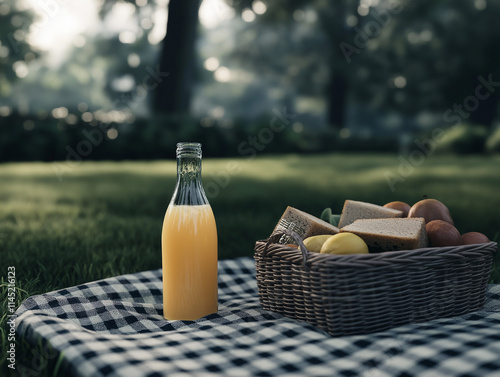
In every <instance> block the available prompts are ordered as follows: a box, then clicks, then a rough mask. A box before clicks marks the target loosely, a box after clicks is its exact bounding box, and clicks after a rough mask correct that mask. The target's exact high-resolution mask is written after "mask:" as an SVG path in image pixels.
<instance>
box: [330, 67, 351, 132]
mask: <svg viewBox="0 0 500 377" xmlns="http://www.w3.org/2000/svg"><path fill="white" fill-rule="evenodd" d="M347 89H348V83H347V80H346V79H345V78H344V76H343V75H342V74H339V73H338V72H335V70H334V72H332V78H331V80H330V83H329V85H328V89H327V90H328V93H327V96H328V124H329V125H330V126H331V127H334V128H336V129H337V130H339V129H341V128H344V126H345V111H346V105H347Z"/></svg>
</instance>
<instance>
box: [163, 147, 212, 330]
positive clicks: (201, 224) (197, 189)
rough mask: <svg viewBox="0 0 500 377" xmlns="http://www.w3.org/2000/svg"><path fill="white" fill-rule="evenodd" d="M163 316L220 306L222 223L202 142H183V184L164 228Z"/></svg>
mask: <svg viewBox="0 0 500 377" xmlns="http://www.w3.org/2000/svg"><path fill="white" fill-rule="evenodd" d="M162 266H163V316H164V317H165V319H168V320H186V321H187V320H196V319H199V318H201V317H203V316H206V315H208V314H212V313H216V312H217V227H216V224H215V218H214V215H213V212H212V208H211V207H210V204H209V203H208V200H207V197H206V195H205V191H204V190H203V185H202V182H201V144H199V143H178V144H177V184H176V186H175V190H174V194H173V196H172V200H171V201H170V204H169V205H168V208H167V212H166V214H165V219H164V221H163V231H162Z"/></svg>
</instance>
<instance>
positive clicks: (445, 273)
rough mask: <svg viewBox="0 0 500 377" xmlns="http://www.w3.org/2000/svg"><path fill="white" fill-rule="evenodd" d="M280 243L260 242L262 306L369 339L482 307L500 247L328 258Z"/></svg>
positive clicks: (339, 333)
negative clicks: (365, 336) (399, 328)
mask: <svg viewBox="0 0 500 377" xmlns="http://www.w3.org/2000/svg"><path fill="white" fill-rule="evenodd" d="M277 236H281V234H280V235H277ZM294 236H295V237H297V235H296V234H295V235H294ZM274 239H275V237H274V236H273V237H272V239H268V240H263V241H257V243H256V245H255V265H256V273H257V284H258V290H259V299H260V303H261V305H262V307H263V308H264V309H266V310H272V311H275V312H278V313H281V314H284V315H286V316H288V317H291V318H295V319H298V320H302V321H306V322H308V323H310V324H311V325H313V326H317V327H319V328H321V329H323V330H325V331H327V332H328V333H330V334H331V335H333V336H343V335H355V334H368V333H372V332H377V331H382V330H386V329H390V328H393V327H396V326H400V325H404V324H408V323H414V322H423V321H428V320H431V319H435V318H441V317H451V316H456V315H460V314H464V313H468V312H471V311H474V310H478V309H480V308H481V307H482V306H483V305H484V301H485V293H486V286H487V284H488V280H489V277H490V272H491V265H492V260H493V254H494V252H495V251H496V250H497V244H496V242H489V243H486V244H480V245H465V246H454V247H439V248H425V249H416V250H405V251H392V252H386V253H380V254H355V255H329V254H319V253H311V252H309V251H308V250H307V249H306V248H305V247H304V245H303V244H302V242H301V240H300V239H299V240H297V242H299V241H300V242H299V244H300V250H299V249H296V248H292V247H289V246H286V245H281V244H277V243H273V242H274Z"/></svg>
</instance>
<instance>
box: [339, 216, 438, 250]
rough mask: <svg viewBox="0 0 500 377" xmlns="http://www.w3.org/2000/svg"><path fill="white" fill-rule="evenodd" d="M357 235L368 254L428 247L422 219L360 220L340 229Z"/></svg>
mask: <svg viewBox="0 0 500 377" xmlns="http://www.w3.org/2000/svg"><path fill="white" fill-rule="evenodd" d="M340 232H350V233H354V234H357V235H358V236H359V237H361V238H362V239H363V241H365V243H366V244H367V245H368V248H369V250H370V252H371V253H372V252H381V251H390V250H413V249H418V248H421V247H427V246H428V245H429V243H428V240H427V232H426V231H425V220H424V218H423V217H415V218H404V219H361V220H356V221H355V222H353V223H352V224H350V225H347V226H345V227H343V228H342V229H340Z"/></svg>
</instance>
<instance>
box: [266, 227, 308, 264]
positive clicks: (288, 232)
mask: <svg viewBox="0 0 500 377" xmlns="http://www.w3.org/2000/svg"><path fill="white" fill-rule="evenodd" d="M283 235H285V236H289V237H291V238H293V240H294V241H295V242H297V245H299V250H300V251H301V252H302V268H304V270H306V271H308V270H309V267H308V266H307V257H308V256H309V254H310V252H309V250H307V248H306V246H305V245H304V242H302V237H301V236H300V235H299V234H298V233H296V232H294V231H293V230H290V229H280V230H278V231H276V232H275V233H273V234H272V235H271V236H270V237H269V238H268V240H267V242H266V246H265V247H264V252H266V251H267V248H268V246H269V245H270V244H271V243H272V242H273V241H275V240H276V239H279V238H281V237H282V236H283Z"/></svg>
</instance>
